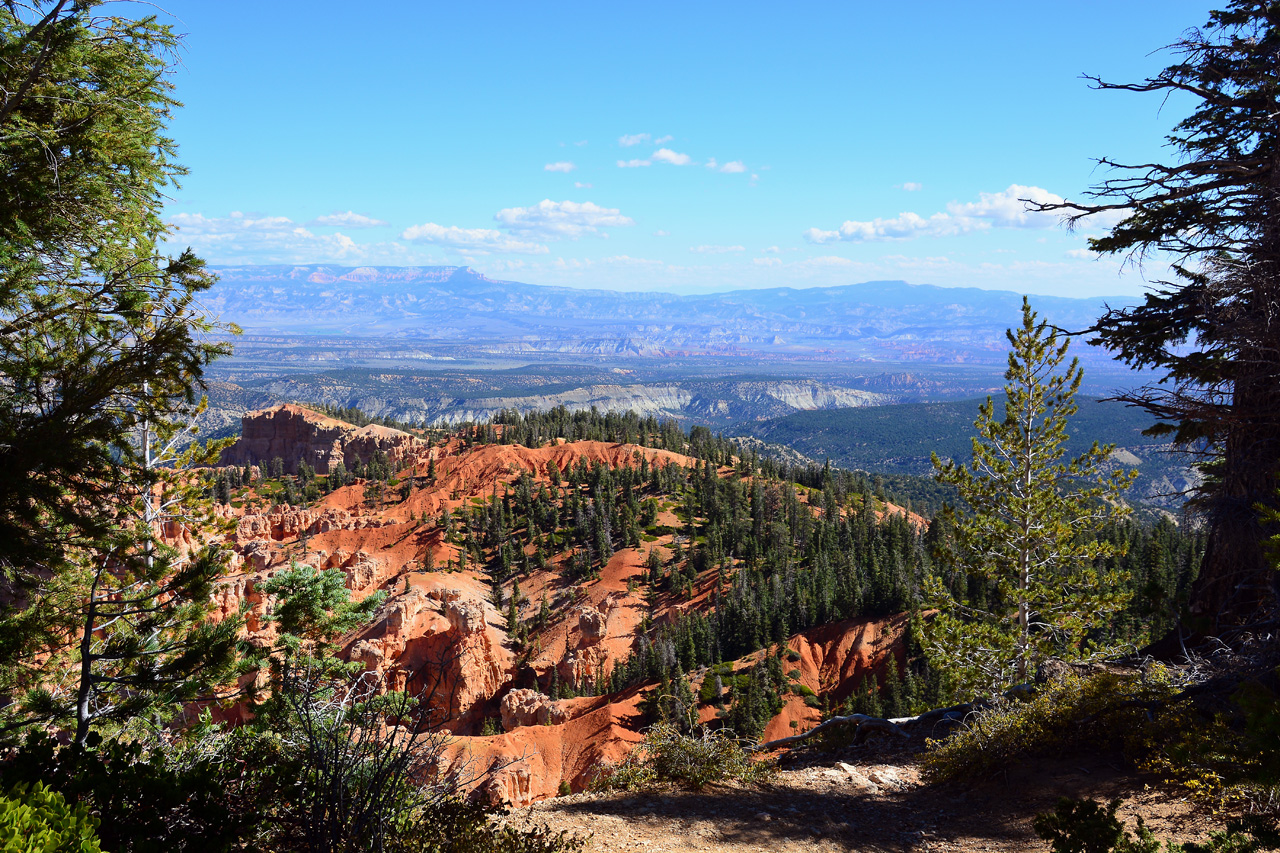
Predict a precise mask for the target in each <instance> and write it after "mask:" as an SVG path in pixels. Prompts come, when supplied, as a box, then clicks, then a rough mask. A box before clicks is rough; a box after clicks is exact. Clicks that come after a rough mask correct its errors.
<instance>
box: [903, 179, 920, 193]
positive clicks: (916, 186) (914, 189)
mask: <svg viewBox="0 0 1280 853" xmlns="http://www.w3.org/2000/svg"><path fill="white" fill-rule="evenodd" d="M898 189H900V190H902V191H903V192H908V193H918V192H920V190H922V189H924V184H921V183H917V182H915V181H907V182H906V183H904V184H898Z"/></svg>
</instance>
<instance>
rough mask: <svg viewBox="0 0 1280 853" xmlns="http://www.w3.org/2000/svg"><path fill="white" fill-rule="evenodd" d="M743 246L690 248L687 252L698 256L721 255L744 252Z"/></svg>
mask: <svg viewBox="0 0 1280 853" xmlns="http://www.w3.org/2000/svg"><path fill="white" fill-rule="evenodd" d="M746 250H747V249H746V247H745V246H705V245H704V246H690V247H689V251H690V252H695V253H696V254H699V255H723V254H727V253H729V252H745V251H746Z"/></svg>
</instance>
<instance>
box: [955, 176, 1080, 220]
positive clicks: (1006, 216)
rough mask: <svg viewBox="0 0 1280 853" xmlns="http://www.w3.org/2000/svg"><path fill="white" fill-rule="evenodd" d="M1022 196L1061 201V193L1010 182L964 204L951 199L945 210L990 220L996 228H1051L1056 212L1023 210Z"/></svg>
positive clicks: (1048, 202) (1044, 201) (1050, 201)
mask: <svg viewBox="0 0 1280 853" xmlns="http://www.w3.org/2000/svg"><path fill="white" fill-rule="evenodd" d="M1022 199H1027V200H1029V201H1032V202H1039V203H1041V204H1061V203H1062V200H1063V199H1062V196H1060V195H1054V194H1053V193H1051V192H1049V191H1048V190H1045V189H1041V188H1040V187H1024V186H1022V185H1021V184H1011V185H1010V186H1009V188H1008V189H1007V190H1004V191H1003V192H998V193H981V194H979V196H978V200H977V201H971V202H969V203H967V204H959V203H957V202H954V201H953V202H951V203H950V204H948V205H947V212H948V213H950V214H951V215H952V216H954V217H956V218H957V219H960V220H963V219H968V218H975V219H980V220H984V221H987V222H990V223H991V224H992V225H995V226H997V227H1000V228H1051V227H1053V226H1054V225H1057V224H1058V223H1059V222H1060V221H1061V218H1062V217H1061V216H1060V215H1059V214H1056V213H1037V212H1035V211H1032V210H1027V203H1026V202H1025V201H1023V200H1022Z"/></svg>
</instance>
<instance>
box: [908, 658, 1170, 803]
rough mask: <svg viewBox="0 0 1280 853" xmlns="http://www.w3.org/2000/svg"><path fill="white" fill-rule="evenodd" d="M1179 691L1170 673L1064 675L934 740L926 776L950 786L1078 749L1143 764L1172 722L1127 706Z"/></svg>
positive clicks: (1153, 670)
mask: <svg viewBox="0 0 1280 853" xmlns="http://www.w3.org/2000/svg"><path fill="white" fill-rule="evenodd" d="M1175 692H1176V688H1175V686H1174V685H1173V683H1172V681H1171V679H1170V675H1169V672H1168V670H1166V669H1164V668H1163V667H1160V666H1152V667H1151V668H1149V669H1148V670H1147V671H1145V672H1140V673H1139V672H1134V673H1115V672H1097V673H1093V674H1090V675H1088V676H1080V675H1076V674H1068V675H1065V676H1064V677H1063V678H1062V680H1060V681H1058V682H1057V683H1054V684H1049V685H1045V686H1043V687H1041V688H1040V689H1039V690H1038V691H1036V692H1035V693H1034V694H1033V695H1032V696H1031V697H1030V698H1029V699H1027V700H1025V701H1017V700H1011V699H1001V700H998V701H997V702H996V703H995V704H993V705H991V706H990V707H988V708H986V709H984V710H981V711H978V712H976V713H974V714H972V715H970V717H969V718H968V719H967V720H966V721H965V724H964V726H963V727H962V728H961V729H960V730H959V731H957V732H956V733H955V734H953V735H952V736H951V737H949V738H947V739H946V740H943V741H936V740H930V741H929V747H930V750H929V752H928V753H927V754H926V755H925V757H924V763H923V767H924V772H925V775H926V778H928V779H930V780H932V781H945V780H949V779H960V778H966V777H984V776H988V775H990V774H991V773H994V772H995V771H997V770H1000V769H1002V768H1004V767H1007V766H1010V765H1012V764H1014V763H1016V762H1019V761H1021V760H1022V759H1024V758H1028V757H1032V756H1057V755H1062V754H1065V753H1067V752H1069V751H1071V750H1074V749H1080V748H1091V749H1103V750H1112V749H1118V750H1121V751H1123V752H1124V753H1125V754H1126V755H1128V756H1129V757H1130V758H1131V759H1134V760H1140V759H1142V758H1144V757H1146V756H1148V755H1150V754H1152V753H1153V752H1154V751H1156V750H1157V749H1158V745H1159V744H1160V743H1162V742H1165V741H1166V740H1167V739H1168V738H1169V737H1170V736H1171V729H1172V728H1173V727H1174V724H1175V721H1174V720H1173V719H1172V718H1171V717H1165V718H1163V719H1162V718H1161V717H1157V718H1156V721H1155V722H1152V721H1151V720H1150V719H1148V716H1147V712H1146V709H1145V708H1142V707H1134V706H1131V707H1121V706H1122V705H1123V703H1124V702H1126V701H1130V700H1132V701H1136V702H1153V701H1158V700H1160V699H1166V698H1168V697H1170V696H1172V695H1173V694H1174V693H1175Z"/></svg>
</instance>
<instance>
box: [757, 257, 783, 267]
mask: <svg viewBox="0 0 1280 853" xmlns="http://www.w3.org/2000/svg"><path fill="white" fill-rule="evenodd" d="M751 263H753V264H755V265H756V266H758V267H780V266H782V258H752V259H751Z"/></svg>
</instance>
